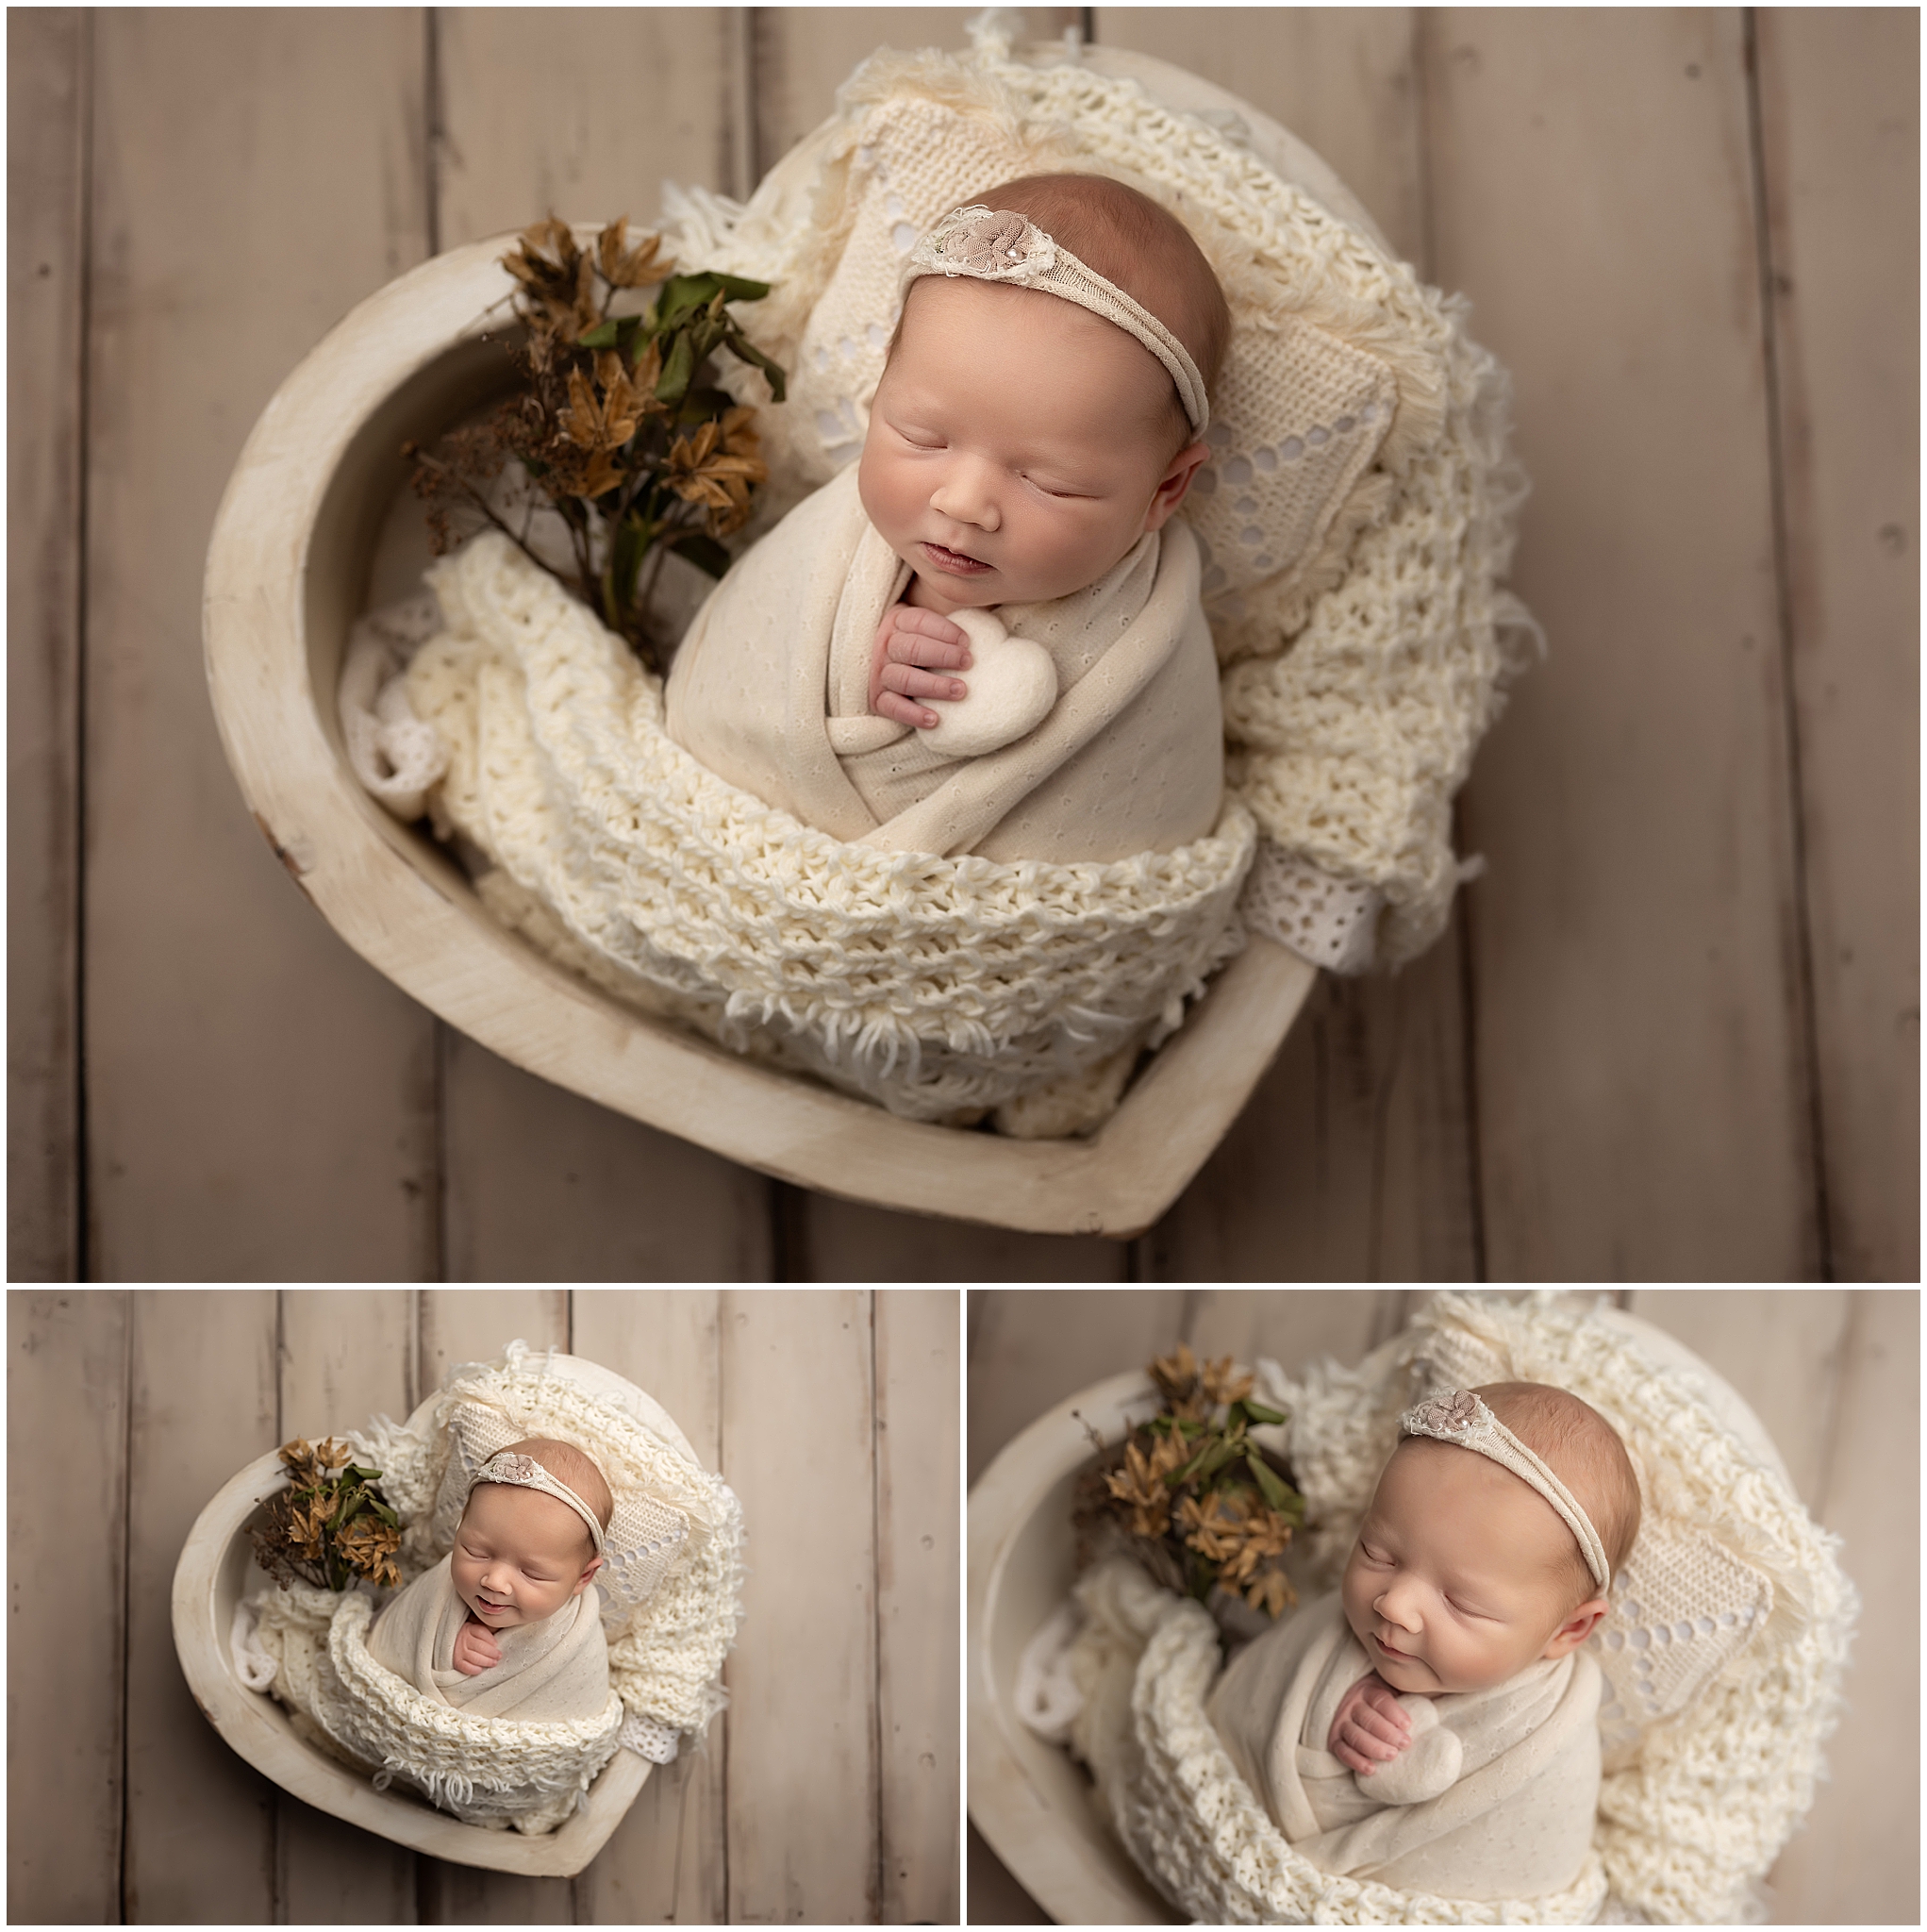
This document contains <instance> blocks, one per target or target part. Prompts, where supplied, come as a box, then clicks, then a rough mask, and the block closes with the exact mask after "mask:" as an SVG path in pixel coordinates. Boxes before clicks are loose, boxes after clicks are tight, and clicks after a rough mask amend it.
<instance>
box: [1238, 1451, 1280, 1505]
mask: <svg viewBox="0 0 1927 1932" xmlns="http://www.w3.org/2000/svg"><path fill="white" fill-rule="evenodd" d="M1244 1459H1245V1460H1246V1462H1248V1463H1249V1464H1250V1465H1251V1472H1252V1474H1254V1476H1256V1477H1257V1479H1258V1488H1259V1490H1260V1491H1262V1492H1263V1494H1264V1498H1265V1501H1266V1502H1267V1503H1268V1504H1270V1505H1271V1507H1272V1508H1273V1509H1275V1510H1277V1511H1278V1512H1279V1514H1280V1515H1283V1514H1284V1512H1285V1510H1286V1508H1287V1507H1288V1506H1289V1504H1290V1502H1291V1491H1289V1490H1287V1488H1286V1487H1285V1485H1284V1484H1283V1483H1282V1482H1280V1481H1279V1480H1278V1477H1277V1476H1276V1474H1274V1473H1273V1472H1272V1470H1271V1466H1270V1464H1268V1463H1267V1462H1266V1461H1265V1459H1264V1457H1261V1456H1260V1455H1259V1454H1258V1452H1257V1451H1256V1450H1255V1449H1254V1450H1251V1451H1250V1452H1248V1453H1247V1455H1246V1457H1245V1458H1244Z"/></svg>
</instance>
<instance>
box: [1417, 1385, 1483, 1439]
mask: <svg viewBox="0 0 1927 1932" xmlns="http://www.w3.org/2000/svg"><path fill="white" fill-rule="evenodd" d="M1478 1414H1479V1398H1478V1397H1477V1396H1476V1395H1474V1394H1473V1393H1472V1392H1471V1391H1470V1390H1468V1389H1454V1390H1453V1391H1451V1393H1450V1394H1446V1395H1435V1396H1433V1397H1432V1399H1431V1400H1430V1401H1429V1402H1421V1403H1420V1405H1419V1406H1418V1407H1417V1408H1415V1409H1414V1410H1413V1411H1412V1420H1413V1421H1414V1422H1417V1423H1420V1424H1423V1425H1424V1426H1425V1427H1426V1428H1428V1429H1450V1430H1452V1431H1453V1432H1454V1434H1456V1433H1457V1432H1458V1431H1460V1430H1462V1429H1469V1428H1470V1427H1471V1425H1472V1424H1473V1423H1474V1422H1475V1421H1476V1420H1477V1419H1478Z"/></svg>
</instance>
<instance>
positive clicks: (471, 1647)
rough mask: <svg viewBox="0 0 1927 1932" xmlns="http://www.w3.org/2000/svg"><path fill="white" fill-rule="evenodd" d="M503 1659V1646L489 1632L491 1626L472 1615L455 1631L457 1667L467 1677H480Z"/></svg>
mask: <svg viewBox="0 0 1927 1932" xmlns="http://www.w3.org/2000/svg"><path fill="white" fill-rule="evenodd" d="M501 1661H502V1646H501V1645H500V1644H499V1643H497V1642H496V1641H495V1640H494V1638H493V1637H492V1636H490V1633H489V1626H488V1625H487V1624H484V1623H482V1622H481V1621H480V1620H479V1619H478V1618H475V1617H471V1618H470V1619H469V1620H468V1622H467V1623H466V1624H463V1625H462V1626H461V1628H460V1629H459V1630H457V1632H456V1633H455V1667H456V1669H457V1670H458V1671H459V1672H460V1673H461V1674H462V1675H463V1676H465V1677H479V1676H480V1675H481V1674H482V1673H483V1672H484V1671H491V1670H493V1669H494V1668H495V1666H496V1665H497V1664H499V1663H500V1662H501Z"/></svg>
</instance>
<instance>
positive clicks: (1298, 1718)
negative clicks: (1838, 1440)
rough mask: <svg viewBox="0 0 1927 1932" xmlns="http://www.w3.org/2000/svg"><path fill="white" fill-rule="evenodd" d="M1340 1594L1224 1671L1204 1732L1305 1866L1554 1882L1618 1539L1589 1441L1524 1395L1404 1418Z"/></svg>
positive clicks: (1580, 1823)
mask: <svg viewBox="0 0 1927 1932" xmlns="http://www.w3.org/2000/svg"><path fill="white" fill-rule="evenodd" d="M1401 1429H1402V1440H1401V1441H1400V1443H1399V1446H1398V1448H1397V1449H1396V1450H1395V1451H1394V1452H1393V1454H1392V1457H1391V1459H1390V1460H1389V1461H1388V1462H1387V1464H1386V1467H1385V1469H1384V1471H1383V1473H1382V1474H1380V1476H1379V1480H1378V1488H1377V1491H1376V1493H1375V1495H1374V1496H1373V1498H1372V1502H1371V1507H1370V1510H1369V1511H1368V1512H1367V1514H1366V1517H1365V1520H1364V1523H1363V1524H1361V1525H1360V1528H1359V1532H1358V1539H1357V1541H1356V1543H1355V1544H1354V1548H1353V1551H1352V1555H1351V1558H1350V1560H1349V1562H1348V1563H1347V1564H1346V1567H1345V1574H1344V1578H1343V1581H1342V1583H1341V1585H1340V1587H1339V1589H1338V1591H1337V1592H1336V1593H1335V1594H1333V1595H1330V1596H1327V1597H1324V1598H1322V1599H1321V1600H1320V1601H1318V1602H1317V1603H1314V1604H1310V1605H1308V1606H1306V1607H1305V1608H1304V1610H1302V1611H1301V1612H1300V1613H1299V1614H1298V1615H1297V1616H1295V1617H1293V1618H1291V1619H1290V1620H1289V1621H1288V1622H1286V1623H1284V1624H1279V1625H1278V1626H1277V1627H1275V1628H1274V1629H1272V1630H1271V1631H1268V1632H1267V1633H1266V1634H1265V1635H1264V1636H1262V1637H1260V1638H1258V1639H1257V1640H1256V1641H1254V1643H1252V1644H1251V1645H1250V1646H1249V1647H1248V1648H1247V1649H1246V1650H1244V1651H1243V1652H1242V1653H1240V1654H1239V1655H1238V1657H1236V1658H1234V1660H1233V1661H1232V1663H1231V1665H1230V1667H1229V1668H1228V1669H1227V1670H1226V1671H1225V1673H1224V1675H1223V1676H1222V1678H1221V1680H1220V1681H1219V1684H1218V1686H1217V1688H1216V1690H1215V1691H1213V1693H1212V1697H1211V1702H1210V1715H1211V1719H1212V1722H1213V1724H1215V1725H1216V1726H1217V1729H1218V1732H1219V1735H1220V1737H1221V1739H1222V1740H1223V1742H1224V1746H1225V1749H1226V1750H1227V1752H1228V1753H1229V1754H1230V1756H1231V1758H1232V1761H1233V1763H1234V1764H1236V1766H1237V1767H1238V1772H1239V1774H1240V1775H1241V1776H1242V1777H1243V1778H1244V1780H1245V1781H1246V1783H1247V1784H1249V1785H1250V1786H1251V1788H1252V1790H1254V1792H1255V1793H1256V1794H1257V1796H1258V1797H1259V1799H1260V1800H1261V1801H1262V1803H1263V1805H1264V1807H1265V1809H1266V1810H1267V1811H1268V1812H1269V1813H1270V1815H1271V1819H1272V1821H1273V1823H1275V1824H1277V1826H1278V1828H1279V1830H1280V1831H1282V1832H1283V1833H1284V1835H1285V1837H1286V1838H1287V1840H1289V1841H1290V1842H1291V1843H1292V1844H1293V1845H1294V1846H1295V1847H1296V1848H1297V1850H1298V1851H1299V1852H1300V1853H1301V1854H1303V1856H1304V1857H1306V1858H1308V1859H1309V1860H1310V1861H1311V1862H1312V1863H1313V1864H1315V1865H1317V1866H1319V1867H1320V1868H1321V1870H1324V1871H1327V1872H1333V1873H1337V1874H1343V1875H1347V1876H1351V1877H1354V1878H1369V1879H1373V1880H1376V1881H1378V1882H1380V1883H1383V1884H1386V1885H1390V1886H1396V1887H1399V1888H1401V1889H1402V1890H1420V1891H1425V1892H1431V1893H1435V1894H1437V1895H1439V1896H1442V1897H1447V1898H1462V1899H1473V1900H1489V1899H1505V1898H1535V1897H1538V1896H1541V1895H1543V1894H1545V1893H1548V1892H1553V1891H1557V1890H1561V1889H1563V1888H1564V1887H1566V1886H1568V1885H1570V1883H1572V1881H1573V1880H1574V1879H1575V1877H1576V1876H1577V1875H1578V1874H1579V1871H1580V1868H1581V1866H1582V1864H1583V1863H1584V1861H1585V1858H1586V1851H1587V1848H1588V1846H1589V1845H1590V1843H1591V1840H1592V1830H1593V1816H1594V1811H1595V1809H1596V1807H1597V1805H1598V1799H1599V1781H1600V1749H1599V1732H1598V1728H1597V1724H1596V1722H1595V1714H1596V1711H1597V1708H1598V1704H1599V1687H1600V1675H1599V1668H1598V1666H1597V1664H1595V1662H1594V1661H1593V1659H1592V1658H1591V1657H1590V1656H1588V1655H1587V1654H1586V1652H1585V1651H1584V1650H1582V1649H1581V1646H1582V1645H1583V1644H1584V1643H1585V1641H1586V1638H1587V1637H1588V1636H1589V1635H1590V1634H1591V1632H1592V1630H1593V1628H1594V1626H1595V1625H1596V1624H1598V1623H1599V1622H1600V1620H1601V1619H1602V1618H1603V1616H1604V1615H1605V1614H1606V1608H1607V1605H1606V1601H1605V1599H1606V1592H1607V1590H1608V1588H1609V1586H1610V1583H1611V1579H1612V1576H1613V1574H1615V1573H1616V1572H1617V1571H1618V1570H1619V1568H1620V1565H1621V1564H1622V1563H1623V1562H1624V1561H1625V1559H1626V1556H1627V1553H1628V1552H1629V1551H1630V1549H1631V1548H1632V1544H1633V1540H1634V1537H1635V1535H1636V1532H1637V1529H1638V1523H1639V1491H1638V1484H1637V1482H1636V1478H1635V1476H1634V1474H1633V1469H1632V1464H1631V1462H1630V1460H1629V1459H1628V1457H1627V1455H1626V1451H1625V1447H1624V1445H1623V1444H1622V1443H1621V1442H1620V1438H1619V1436H1618V1434H1617V1433H1616V1432H1615V1431H1614V1430H1613V1428H1612V1427H1611V1425H1610V1424H1608V1423H1606V1421H1605V1420H1604V1419H1603V1417H1602V1416H1601V1415H1599V1414H1598V1413H1597V1411H1595V1410H1594V1409H1592V1408H1591V1407H1588V1406H1587V1405H1586V1403H1584V1402H1581V1401H1580V1400H1579V1398H1578V1397H1577V1396H1575V1395H1571V1394H1569V1393H1568V1392H1567V1391H1565V1390H1562V1389H1554V1388H1550V1387H1547V1386H1546V1385H1544V1384H1540V1383H1535V1382H1502V1383H1495V1384H1492V1385H1490V1386H1489V1387H1486V1388H1482V1389H1475V1390H1456V1391H1450V1392H1449V1393H1447V1394H1445V1395H1441V1396H1435V1397H1434V1398H1432V1399H1431V1400H1430V1401H1427V1402H1423V1403H1420V1405H1419V1406H1418V1407H1416V1408H1414V1409H1411V1410H1409V1411H1408V1412H1407V1413H1406V1414H1405V1416H1404V1418H1403V1419H1402V1422H1401Z"/></svg>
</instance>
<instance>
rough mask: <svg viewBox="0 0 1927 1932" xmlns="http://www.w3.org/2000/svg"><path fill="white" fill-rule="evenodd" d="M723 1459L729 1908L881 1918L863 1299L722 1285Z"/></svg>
mask: <svg viewBox="0 0 1927 1932" xmlns="http://www.w3.org/2000/svg"><path fill="white" fill-rule="evenodd" d="M722 1326H723V1469H724V1470H725V1471H726V1473H727V1474H728V1477H729V1482H730V1485H731V1487H732V1488H733V1489H734V1490H735V1491H736V1492H737V1494H738V1495H739V1496H740V1497H741V1499H742V1507H743V1516H744V1520H745V1523H746V1524H747V1526H748V1548H747V1553H746V1554H747V1560H748V1565H749V1576H748V1581H747V1584H746V1586H745V1589H744V1592H743V1605H744V1621H743V1626H742V1631H741V1634H740V1635H739V1638H738V1640H737V1646H736V1649H735V1650H734V1652H732V1654H731V1656H730V1659H729V1664H728V1667H727V1669H726V1671H725V1673H724V1675H725V1681H726V1682H727V1684H728V1687H729V1693H730V1703H731V1709H730V1713H729V1768H728V1790H729V1805H728V1825H727V1835H728V1845H729V1898H728V1913H727V1916H728V1919H729V1921H730V1922H731V1923H732V1924H779V1923H780V1924H789V1923H792V1922H797V1921H816V1922H821V1921H829V1922H831V1923H850V1922H858V1923H868V1922H870V1921H873V1920H874V1919H875V1917H876V1912H877V1905H878V1895H877V1893H878V1872H877V1778H878V1763H877V1740H876V1736H875V1732H874V1728H873V1725H874V1711H875V1707H874V1703H873V1691H874V1687H875V1683H876V1543H875V1535H874V1523H875V1517H874V1495H875V1490H874V1483H875V1474H874V1464H873V1450H874V1444H873V1438H872V1426H871V1417H872V1400H873V1392H874V1384H873V1379H872V1374H873V1358H872V1336H871V1297H870V1295H869V1294H868V1293H867V1292H863V1291H856V1290H844V1289H830V1290H822V1291H817V1292H815V1293H795V1292H789V1293H785V1292H779V1291H769V1290H764V1291H758V1290H755V1289H730V1290H725V1291H723V1296H722Z"/></svg>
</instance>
